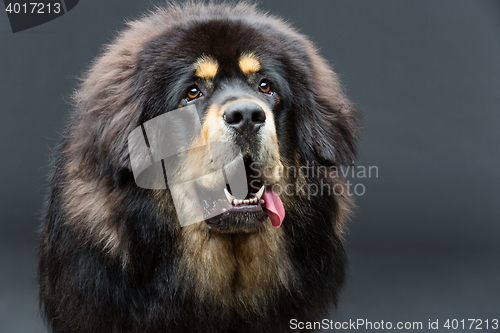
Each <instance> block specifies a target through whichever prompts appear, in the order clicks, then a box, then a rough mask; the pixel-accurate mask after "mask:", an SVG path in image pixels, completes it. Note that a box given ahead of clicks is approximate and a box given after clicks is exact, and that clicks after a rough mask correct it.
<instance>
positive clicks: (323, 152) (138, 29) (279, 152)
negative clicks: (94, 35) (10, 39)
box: [67, 5, 358, 237]
mask: <svg viewBox="0 0 500 333" xmlns="http://www.w3.org/2000/svg"><path fill="white" fill-rule="evenodd" d="M186 13H189V14H187V15H186ZM75 97H76V103H77V108H78V110H79V112H78V113H77V114H76V115H75V118H76V119H77V121H75V122H74V124H75V125H74V126H73V128H72V131H71V138H70V142H71V143H70V144H69V146H70V151H69V154H70V158H71V161H72V162H71V165H70V167H69V168H68V171H67V173H71V172H73V171H72V170H78V172H79V174H78V176H76V177H75V178H78V179H82V178H85V177H86V175H87V174H88V175H89V178H91V179H96V177H95V174H96V173H98V174H99V178H100V179H106V182H111V183H113V184H114V185H113V186H116V187H120V186H129V185H128V184H129V182H130V181H131V180H132V181H133V178H132V167H131V162H130V157H129V150H128V145H127V139H128V136H129V134H130V133H131V132H132V131H133V130H134V129H135V128H137V127H138V126H141V124H144V123H145V122H147V121H148V120H151V119H153V118H155V117H158V116H160V115H162V114H165V113H167V112H169V111H171V110H176V109H178V108H181V107H185V106H189V105H194V106H196V110H197V112H198V114H199V119H200V121H201V128H202V134H203V140H205V141H206V142H208V143H209V144H210V143H212V142H215V143H217V142H228V143H232V144H235V145H236V146H237V147H239V149H240V151H241V154H242V158H243V161H244V167H245V170H246V176H247V192H248V194H247V196H246V197H233V196H232V194H231V193H230V192H231V189H230V188H228V189H227V191H228V192H229V193H228V194H229V195H228V196H227V202H226V203H224V204H225V205H226V206H224V207H223V208H224V209H225V211H224V213H223V214H221V215H219V216H217V217H215V218H211V219H207V220H206V221H205V223H204V226H205V227H206V228H210V227H211V228H212V229H213V231H216V232H217V231H218V232H231V233H239V232H244V233H252V232H258V231H261V230H264V229H266V228H267V227H266V224H267V218H268V217H272V216H273V214H274V218H275V219H276V216H277V218H278V220H279V221H278V222H276V223H274V222H273V224H275V225H276V226H278V225H279V224H280V223H281V220H280V219H282V217H283V215H284V213H283V212H282V211H281V210H280V209H281V208H282V209H284V211H286V212H288V211H294V210H296V208H295V207H294V206H295V205H296V202H297V200H302V199H303V198H299V199H297V198H292V197H291V195H289V194H286V193H281V194H278V193H276V192H275V191H274V190H273V186H275V185H280V184H281V185H283V184H285V183H287V182H290V181H299V182H309V181H311V180H310V179H307V177H302V176H300V175H298V176H297V175H296V176H290V175H287V174H285V175H284V174H283V172H280V171H281V170H282V169H283V167H287V166H295V167H300V166H303V165H306V163H310V164H312V165H326V166H339V165H341V164H346V163H347V164H351V163H352V161H353V159H354V158H355V156H356V139H357V119H358V113H357V112H356V110H355V109H354V108H353V106H352V104H351V103H350V102H349V101H348V99H347V98H346V97H345V94H344V92H343V90H342V88H341V85H340V82H339V80H338V78H337V76H336V74H335V73H334V72H333V71H332V70H331V69H330V67H329V65H328V64H327V62H326V61H325V60H324V59H323V58H321V57H320V56H319V55H318V53H317V51H316V49H315V48H314V46H313V45H312V44H311V43H310V42H309V41H308V40H307V39H306V38H305V37H304V36H303V35H301V34H299V33H297V32H296V31H295V30H293V29H292V28H291V27H290V26H289V25H287V24H285V23H283V22H282V21H280V20H278V19H274V18H270V17H265V16H263V15H262V14H261V13H259V12H258V11H256V10H255V8H253V7H251V6H248V5H237V6H235V7H218V6H211V5H200V6H191V7H190V8H189V11H186V10H183V9H180V8H177V7H171V8H168V9H166V10H162V9H160V10H158V11H156V12H155V13H153V14H152V15H149V16H148V17H146V18H144V19H142V20H139V21H135V22H132V23H130V28H129V29H128V30H127V31H125V32H124V33H123V34H121V35H120V36H119V37H118V39H117V40H116V42H115V43H113V44H112V45H111V46H109V47H108V49H107V51H106V52H105V53H104V54H103V55H102V56H101V57H100V58H98V59H97V60H96V62H95V63H94V65H93V66H92V68H91V70H90V71H89V73H88V74H87V76H86V78H85V80H84V82H83V85H82V87H81V89H80V90H79V91H78V92H77V93H76V95H75ZM219 154H220V155H224V152H223V151H222V152H219ZM228 155H231V154H228ZM191 158H192V159H191V160H189V156H188V157H187V160H186V161H188V162H186V163H184V164H183V169H182V171H183V172H184V174H191V175H192V174H196V173H197V172H200V170H201V169H202V165H200V164H199V163H198V162H199V161H200V160H202V159H198V160H197V156H196V155H194V156H191ZM197 163H198V164H197ZM77 165H78V167H76V166H77ZM74 172H76V171H74ZM229 176H230V175H229ZM180 177H181V178H182V176H180ZM290 177H292V178H296V179H290ZM96 186H99V185H96ZM106 188H109V186H108V185H106ZM261 189H263V193H259V190H261ZM218 190H219V191H220V190H222V189H218ZM233 194H234V193H233ZM155 198H157V201H158V204H159V205H160V206H164V207H169V208H168V209H165V210H164V211H166V212H169V211H172V205H171V204H168V202H169V201H170V202H171V198H170V194H169V193H167V194H158V193H156V194H155ZM266 198H267V199H268V200H272V201H274V203H275V206H278V207H275V208H274V211H271V212H270V209H268V208H269V207H267V206H266V205H267V203H266V201H267V200H266ZM234 200H237V201H234ZM245 200H247V201H245ZM261 200H264V203H262V201H261ZM230 201H232V202H230ZM280 204H282V207H281V208H280V207H279V205H280ZM345 206H346V207H347V206H348V204H345ZM347 209H348V208H346V210H347ZM70 210H71V208H70ZM72 210H73V211H76V210H75V209H72ZM78 211H79V212H81V211H82V210H81V209H80V210H78ZM90 211H92V209H90ZM91 213H92V214H94V215H95V212H93V211H92V212H91ZM270 213H272V214H270ZM89 214H90V212H89ZM108 215H109V214H108ZM108 215H106V216H108ZM103 219H104V218H103ZM340 219H342V218H340V217H339V220H340ZM271 220H272V218H271ZM205 227H203V228H205ZM200 228H202V227H200ZM105 229H106V230H109V225H108V226H106V228H105ZM117 233H118V232H117ZM118 234H119V233H118ZM106 237H108V236H106ZM109 237H111V236H109Z"/></svg>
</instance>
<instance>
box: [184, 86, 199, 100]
mask: <svg viewBox="0 0 500 333" xmlns="http://www.w3.org/2000/svg"><path fill="white" fill-rule="evenodd" d="M201 95H202V93H201V91H200V89H198V87H197V86H192V87H191V88H189V89H188V92H187V100H188V101H190V100H193V99H195V98H198V97H200V96H201Z"/></svg>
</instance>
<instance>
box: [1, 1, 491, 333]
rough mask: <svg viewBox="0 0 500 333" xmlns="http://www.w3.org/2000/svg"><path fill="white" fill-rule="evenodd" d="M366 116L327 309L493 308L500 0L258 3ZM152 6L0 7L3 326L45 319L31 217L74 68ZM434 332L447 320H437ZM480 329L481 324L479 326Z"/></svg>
mask: <svg viewBox="0 0 500 333" xmlns="http://www.w3.org/2000/svg"><path fill="white" fill-rule="evenodd" d="M260 7H261V8H263V9H265V10H269V11H271V12H273V13H275V14H279V15H281V16H283V17H284V18H285V19H288V20H290V21H291V22H293V23H294V24H295V25H296V26H297V27H299V28H300V30H301V31H302V32H304V33H305V34H307V35H309V36H310V37H311V39H312V40H313V41H314V42H315V43H316V44H317V45H318V46H319V47H320V49H321V53H322V54H323V55H324V56H325V57H326V58H327V59H328V60H329V61H330V62H331V63H332V64H333V65H334V66H335V70H336V71H337V72H338V73H339V74H340V76H341V78H342V80H343V82H344V83H345V85H346V87H347V89H348V95H349V96H350V98H351V99H352V100H353V101H355V102H356V103H357V105H358V106H359V107H360V108H361V109H362V110H363V112H364V113H365V116H366V120H365V126H364V127H365V128H364V132H363V141H362V142H361V146H360V147H361V151H360V156H361V158H360V161H359V164H360V165H365V166H370V165H375V166H378V168H379V177H378V178H372V179H354V180H353V181H354V182H355V183H359V182H361V183H363V184H364V185H365V186H366V193H365V194H364V195H363V196H361V197H359V198H358V200H357V203H358V206H359V208H358V210H357V212H356V216H355V217H354V219H353V223H352V224H351V232H350V234H349V235H348V236H347V241H348V244H347V248H348V252H349V256H350V259H351V268H350V274H349V280H348V284H347V287H346V289H345V290H344V293H343V295H342V298H341V301H340V306H339V309H338V310H337V311H336V312H335V311H332V314H331V317H332V318H335V319H336V320H348V319H353V320H355V319H358V318H364V319H368V320H371V321H381V320H384V321H393V322H396V321H407V320H409V321H422V322H424V323H425V325H426V324H427V321H428V319H432V320H435V319H438V318H439V319H440V320H444V319H447V318H451V319H453V318H456V319H463V318H465V319H468V318H481V319H493V318H498V319H500V297H499V296H500V260H499V259H500V249H499V244H498V240H499V236H500V224H499V222H500V209H499V207H498V204H499V192H498V186H499V185H500V173H499V171H500V168H499V167H500V154H499V146H500V133H499V129H500V112H499V106H500V89H499V88H500V1H486V0H485V1H483V0H475V1H462V0H446V1H445V0H439V1H436V0H432V1H431V0H425V1H422V0H419V1H399V0H391V1H384V0H378V1H367V0H356V1H327V0H323V1H319V0H313V1H310V0H309V1H307V2H306V1H304V2H301V1H272V2H271V1H266V2H265V3H262V4H261V6H260ZM148 8H151V3H140V2H138V1H127V2H125V1H123V0H121V1H118V0H113V1H110V0H107V1H85V0H83V1H80V3H79V4H78V6H76V7H75V8H74V9H73V10H72V11H71V12H69V13H68V14H66V15H63V16H62V17H60V18H58V19H56V20H54V21H51V22H49V23H47V24H44V25H42V26H39V27H36V28H33V29H30V30H27V31H25V32H20V33H16V34H13V33H12V32H11V31H10V27H9V25H8V21H7V15H6V14H5V13H0V115H1V117H0V119H1V120H0V156H1V164H0V177H1V178H0V180H1V186H0V223H1V224H0V332H6V333H14V332H44V329H43V328H42V323H41V320H40V317H39V315H38V310H37V295H36V284H35V276H36V273H35V270H36V245H37V244H36V230H37V228H38V225H39V222H38V219H39V211H40V208H41V204H42V198H43V194H44V192H45V188H44V186H45V185H44V182H45V178H44V177H45V174H46V172H47V161H48V154H49V148H50V147H52V146H53V145H54V143H55V140H56V139H57V137H58V133H59V131H60V130H61V128H62V127H63V125H64V123H65V121H66V119H67V112H68V109H69V105H68V100H69V98H68V96H69V95H70V93H71V91H72V90H73V89H74V88H75V87H76V84H77V79H76V77H78V76H79V75H81V74H82V72H83V71H84V70H85V69H86V68H87V67H88V66H89V64H90V62H91V61H92V59H93V58H94V57H95V56H96V55H97V54H98V53H99V51H100V50H101V49H102V45H103V44H104V43H107V42H109V41H110V40H111V39H112V38H113V36H115V35H116V32H117V31H118V30H119V29H121V28H122V27H123V26H124V24H123V22H124V19H125V18H133V17H137V16H138V15H139V14H140V13H142V12H144V11H145V10H146V9H148ZM440 331H444V330H440ZM483 331H484V330H483Z"/></svg>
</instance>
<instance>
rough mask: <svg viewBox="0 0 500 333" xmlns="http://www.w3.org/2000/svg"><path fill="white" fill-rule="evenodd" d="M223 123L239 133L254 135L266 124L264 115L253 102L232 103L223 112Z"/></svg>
mask: <svg viewBox="0 0 500 333" xmlns="http://www.w3.org/2000/svg"><path fill="white" fill-rule="evenodd" d="M224 121H225V122H226V123H227V124H228V125H229V126H230V127H232V128H234V129H235V130H236V131H237V132H239V133H245V132H246V133H254V132H257V131H258V130H259V128H261V127H262V125H264V123H265V122H266V113H265V112H264V110H262V108H261V107H260V106H259V105H258V104H257V103H255V102H251V101H236V102H232V103H231V104H230V105H229V106H228V107H227V109H226V112H224Z"/></svg>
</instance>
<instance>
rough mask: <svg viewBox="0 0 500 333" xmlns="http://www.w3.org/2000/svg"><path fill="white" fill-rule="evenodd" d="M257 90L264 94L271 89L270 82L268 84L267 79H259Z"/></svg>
mask: <svg viewBox="0 0 500 333" xmlns="http://www.w3.org/2000/svg"><path fill="white" fill-rule="evenodd" d="M259 90H260V91H261V92H263V93H265V94H267V93H269V92H270V91H271V84H269V81H267V80H262V81H260V83H259Z"/></svg>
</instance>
